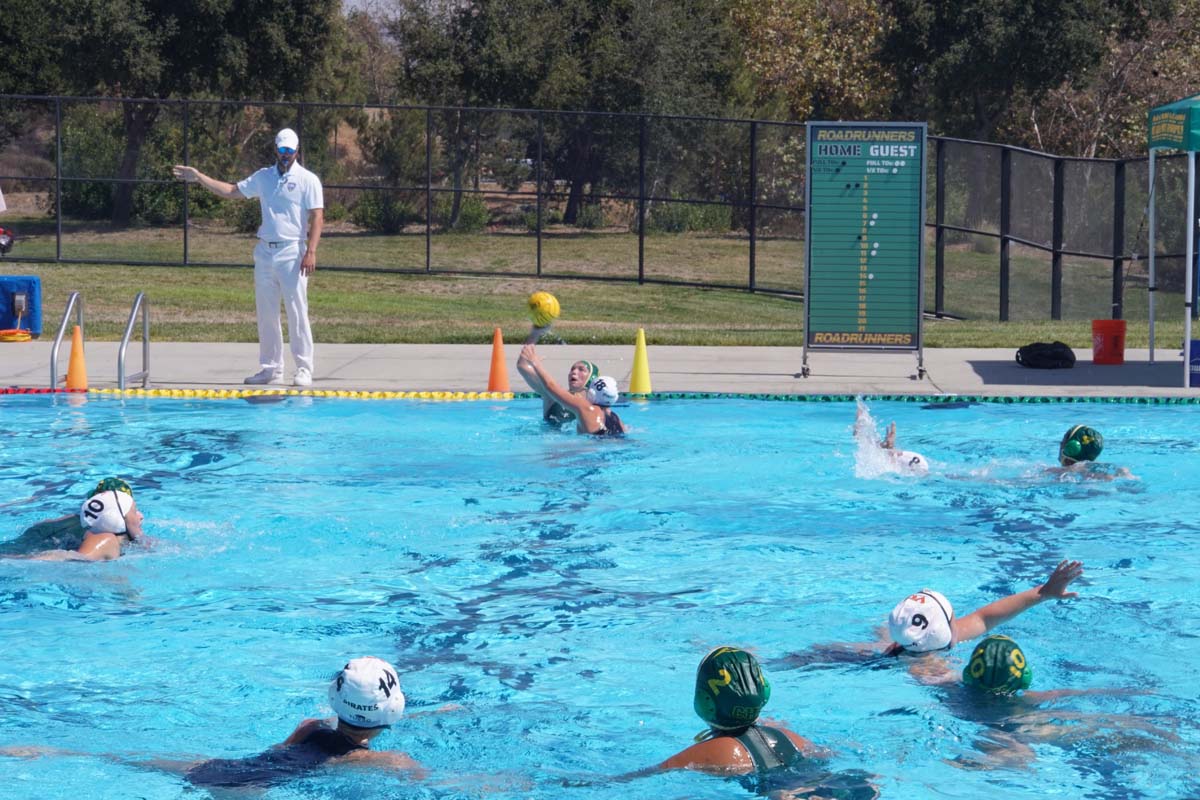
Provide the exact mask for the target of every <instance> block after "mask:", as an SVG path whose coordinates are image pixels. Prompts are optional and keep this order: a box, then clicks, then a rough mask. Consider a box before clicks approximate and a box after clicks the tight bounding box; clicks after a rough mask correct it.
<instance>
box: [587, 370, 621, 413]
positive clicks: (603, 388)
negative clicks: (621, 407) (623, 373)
mask: <svg viewBox="0 0 1200 800" xmlns="http://www.w3.org/2000/svg"><path fill="white" fill-rule="evenodd" d="M620 396H621V395H620V394H619V393H618V392H617V382H616V380H614V379H613V378H610V377H609V376H607V375H601V376H600V377H598V378H593V379H592V382H591V383H589V384H588V389H587V399H588V402H589V403H591V404H592V405H595V406H611V405H612V404H613V403H615V402H617V398H618V397H620Z"/></svg>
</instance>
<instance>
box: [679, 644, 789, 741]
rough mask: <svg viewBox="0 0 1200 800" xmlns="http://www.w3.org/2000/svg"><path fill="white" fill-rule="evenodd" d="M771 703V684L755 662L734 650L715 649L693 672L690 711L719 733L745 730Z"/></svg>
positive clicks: (750, 657) (741, 651)
mask: <svg viewBox="0 0 1200 800" xmlns="http://www.w3.org/2000/svg"><path fill="white" fill-rule="evenodd" d="M770 699H771V684H770V683H768V682H767V677H766V676H765V675H763V671H762V667H760V666H759V665H758V660H757V659H756V658H755V657H754V656H752V655H750V654H749V653H747V652H746V651H745V650H740V649H738V648H736V647H718V648H717V649H716V650H713V651H712V652H711V653H709V654H708V655H706V656H705V657H704V660H703V661H701V662H700V666H699V667H698V668H697V669H696V697H695V699H694V700H693V702H692V707H693V708H694V709H696V713H697V714H698V715H700V719H702V720H704V721H705V722H707V723H708V724H709V725H711V726H712V727H714V728H717V729H719V730H739V729H741V728H748V727H750V726H751V725H753V724H754V720H756V719H758V712H760V711H762V708H763V706H765V705H766V704H767V701H768V700H770Z"/></svg>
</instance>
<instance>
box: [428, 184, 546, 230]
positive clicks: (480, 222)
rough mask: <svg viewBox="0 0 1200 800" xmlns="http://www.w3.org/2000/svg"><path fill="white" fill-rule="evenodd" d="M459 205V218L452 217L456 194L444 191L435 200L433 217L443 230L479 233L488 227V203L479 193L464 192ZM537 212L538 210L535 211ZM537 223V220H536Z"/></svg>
mask: <svg viewBox="0 0 1200 800" xmlns="http://www.w3.org/2000/svg"><path fill="white" fill-rule="evenodd" d="M459 196H460V197H461V198H462V199H461V200H460V201H459V206H458V219H451V218H450V216H451V214H452V213H453V211H454V194H453V193H452V192H442V193H439V194H438V195H437V197H436V198H435V199H434V201H433V218H434V221H436V222H437V224H438V225H440V226H441V227H442V229H443V230H449V231H454V232H455V233H479V232H480V231H482V230H484V229H485V228H487V224H488V220H489V219H490V216H491V215H490V212H489V211H488V207H487V203H485V202H483V198H482V197H480V196H479V195H477V194H468V193H466V192H462V193H461V194H460V195H459ZM535 214H536V212H535ZM535 223H536V220H535Z"/></svg>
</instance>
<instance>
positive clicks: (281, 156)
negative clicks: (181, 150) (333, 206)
mask: <svg viewBox="0 0 1200 800" xmlns="http://www.w3.org/2000/svg"><path fill="white" fill-rule="evenodd" d="M299 148H300V139H299V137H297V136H296V132H295V131H293V130H292V129H291V128H284V129H283V130H281V131H280V132H279V133H278V134H277V135H276V136H275V165H274V166H270V167H263V168H262V169H260V170H258V171H257V172H255V173H254V174H253V175H251V176H250V177H248V178H246V179H245V180H243V181H239V182H238V183H237V185H234V184H232V183H225V182H224V181H218V180H214V179H213V178H210V177H208V176H207V175H205V174H204V173H202V172H200V171H199V170H198V169H196V168H195V167H185V166H180V165H177V166H175V168H174V170H173V171H174V173H175V177H176V178H180V179H182V180H184V181H187V182H189V183H199V184H200V185H201V186H203V187H204V188H205V189H208V190H209V191H210V192H212V193H213V194H215V195H217V196H218V197H224V198H226V199H228V200H234V199H240V198H243V197H247V198H248V197H257V198H258V202H259V205H260V206H261V207H262V225H260V226H259V227H258V245H257V246H256V247H255V248H254V299H255V306H256V307H257V309H258V360H259V366H260V371H259V372H257V373H256V374H254V375H251V376H250V377H249V378H246V383H251V384H267V383H283V330H282V328H281V326H280V324H279V302H280V300H282V301H283V307H284V309H285V310H286V311H287V318H288V333H289V339H290V342H291V346H292V357H293V358H294V359H295V361H296V375H295V378H294V380H293V382H294V383H295V385H296V386H311V385H312V373H313V338H312V328H311V327H310V326H309V324H308V276H309V275H311V274H312V273H313V272H315V271H316V269H317V244H318V242H320V240H321V228H322V227H323V226H324V224H325V198H324V194H323V192H322V190H321V180H320V178H318V177H317V176H316V175H314V174H313V173H311V172H309V171H308V170H307V169H305V168H304V167H303V166H302V165H300V164H297V163H296V154H297V151H298V150H299Z"/></svg>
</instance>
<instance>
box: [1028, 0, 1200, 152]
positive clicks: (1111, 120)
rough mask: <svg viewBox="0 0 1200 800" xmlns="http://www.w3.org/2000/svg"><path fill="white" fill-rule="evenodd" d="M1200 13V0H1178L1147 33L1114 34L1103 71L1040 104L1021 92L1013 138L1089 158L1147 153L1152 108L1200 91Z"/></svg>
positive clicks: (1080, 77)
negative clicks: (1133, 36) (1199, 18)
mask: <svg viewBox="0 0 1200 800" xmlns="http://www.w3.org/2000/svg"><path fill="white" fill-rule="evenodd" d="M1197 15H1200V0H1177V3H1176V7H1175V11H1174V13H1173V14H1172V15H1171V17H1170V18H1167V19H1157V20H1153V21H1151V22H1150V25H1149V28H1148V31H1147V34H1146V36H1144V37H1141V38H1139V39H1124V38H1121V37H1120V36H1119V34H1118V32H1117V31H1113V32H1111V33H1110V34H1109V36H1108V38H1107V40H1106V41H1105V43H1104V45H1105V52H1104V54H1103V56H1102V57H1101V59H1100V63H1099V64H1098V65H1097V66H1096V68H1095V69H1092V70H1089V71H1087V72H1084V73H1080V74H1076V75H1071V76H1069V77H1068V78H1067V79H1066V80H1064V81H1063V83H1062V84H1060V85H1059V86H1056V87H1054V88H1053V89H1051V90H1050V91H1048V92H1047V93H1046V95H1045V96H1044V97H1043V98H1042V99H1041V100H1040V101H1038V102H1034V101H1033V100H1032V98H1029V97H1025V96H1021V97H1018V98H1017V102H1016V105H1015V107H1014V112H1013V114H1012V115H1011V117H1010V119H1009V120H1008V122H1007V125H1006V126H1005V133H1006V138H1008V139H1010V140H1011V141H1014V142H1016V143H1018V144H1023V145H1026V146H1028V147H1032V148H1036V149H1038V150H1044V151H1047V152H1051V153H1059V154H1063V155H1072V156H1080V157H1084V158H1121V157H1128V156H1135V155H1141V154H1143V153H1144V152H1145V148H1146V112H1147V111H1148V110H1149V109H1151V108H1153V107H1155V106H1157V105H1161V104H1163V103H1169V102H1171V101H1172V100H1178V99H1179V98H1181V97H1190V96H1192V95H1194V94H1196V93H1197V92H1200V77H1198V76H1197V74H1196V71H1195V69H1194V67H1193V65H1194V64H1196V63H1197V61H1200V28H1198V27H1197V26H1196V25H1195V22H1194V21H1195V20H1196V18H1197Z"/></svg>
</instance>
